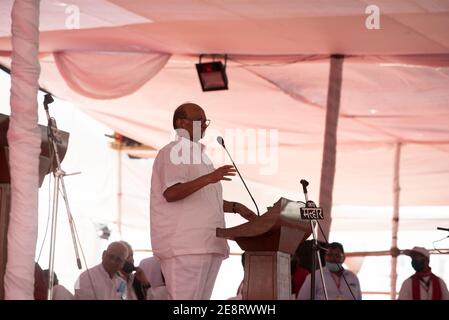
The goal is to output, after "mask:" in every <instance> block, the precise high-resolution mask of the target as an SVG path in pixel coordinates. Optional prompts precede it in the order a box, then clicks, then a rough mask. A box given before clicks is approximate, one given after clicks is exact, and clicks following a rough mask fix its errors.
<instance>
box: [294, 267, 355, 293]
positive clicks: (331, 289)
mask: <svg viewBox="0 0 449 320" xmlns="http://www.w3.org/2000/svg"><path fill="white" fill-rule="evenodd" d="M343 276H344V277H345V278H346V281H347V282H348V284H349V287H350V288H351V291H349V289H348V285H347V284H346V282H345V280H344V279H343ZM343 276H341V277H338V276H337V275H335V274H333V273H332V272H330V270H329V269H328V268H326V267H323V277H324V282H325V284H326V289H327V296H328V298H329V300H354V298H353V297H352V295H351V292H352V293H353V294H354V297H355V298H356V300H361V299H362V292H361V290H360V283H359V279H358V278H357V276H356V275H355V274H354V273H353V272H352V271H349V270H346V269H345V270H344V271H343ZM310 282H311V275H310V274H309V275H308V276H307V277H306V280H305V281H304V284H303V285H302V287H301V289H300V290H299V293H298V300H310V285H311V283H310ZM315 300H326V296H325V295H324V289H323V283H322V280H321V273H320V270H319V269H318V270H317V271H316V272H315Z"/></svg>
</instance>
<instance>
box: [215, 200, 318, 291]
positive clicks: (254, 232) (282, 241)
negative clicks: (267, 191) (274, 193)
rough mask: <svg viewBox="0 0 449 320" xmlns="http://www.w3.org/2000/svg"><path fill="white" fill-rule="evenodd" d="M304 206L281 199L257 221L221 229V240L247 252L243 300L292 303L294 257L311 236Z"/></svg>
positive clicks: (219, 229)
mask: <svg viewBox="0 0 449 320" xmlns="http://www.w3.org/2000/svg"><path fill="white" fill-rule="evenodd" d="M304 206H305V205H304V203H302V202H295V201H291V200H288V199H285V198H280V199H279V200H278V201H277V202H276V203H275V204H274V205H273V206H272V207H269V208H267V209H268V211H267V212H266V213H265V214H263V215H261V216H260V217H258V218H256V219H255V220H253V221H250V222H247V223H244V224H241V225H239V226H236V227H233V228H227V229H223V228H217V231H216V234H217V237H220V238H225V239H229V240H234V241H236V242H237V244H238V245H239V247H240V248H241V249H242V250H244V251H245V276H244V280H243V300H290V299H291V274H290V255H291V254H293V253H294V252H295V250H296V248H297V247H298V245H299V244H300V243H302V242H303V241H304V240H306V239H307V238H308V237H309V236H310V234H311V229H310V222H309V221H308V220H301V217H300V208H301V207H304Z"/></svg>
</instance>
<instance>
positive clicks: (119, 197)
mask: <svg viewBox="0 0 449 320" xmlns="http://www.w3.org/2000/svg"><path fill="white" fill-rule="evenodd" d="M117 187H118V189H117V227H118V234H119V236H120V239H122V144H121V142H120V147H119V149H118V186H117Z"/></svg>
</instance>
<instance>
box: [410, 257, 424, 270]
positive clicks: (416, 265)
mask: <svg viewBox="0 0 449 320" xmlns="http://www.w3.org/2000/svg"><path fill="white" fill-rule="evenodd" d="M412 267H413V269H415V271H417V272H420V271H422V270H423V269H424V260H414V259H412Z"/></svg>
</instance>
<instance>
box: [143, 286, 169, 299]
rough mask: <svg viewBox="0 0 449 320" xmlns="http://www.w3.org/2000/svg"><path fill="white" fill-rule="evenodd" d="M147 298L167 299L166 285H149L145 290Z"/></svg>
mask: <svg viewBox="0 0 449 320" xmlns="http://www.w3.org/2000/svg"><path fill="white" fill-rule="evenodd" d="M147 300H168V291H167V287H166V286H159V287H154V288H153V287H151V288H149V289H148V291H147Z"/></svg>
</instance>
